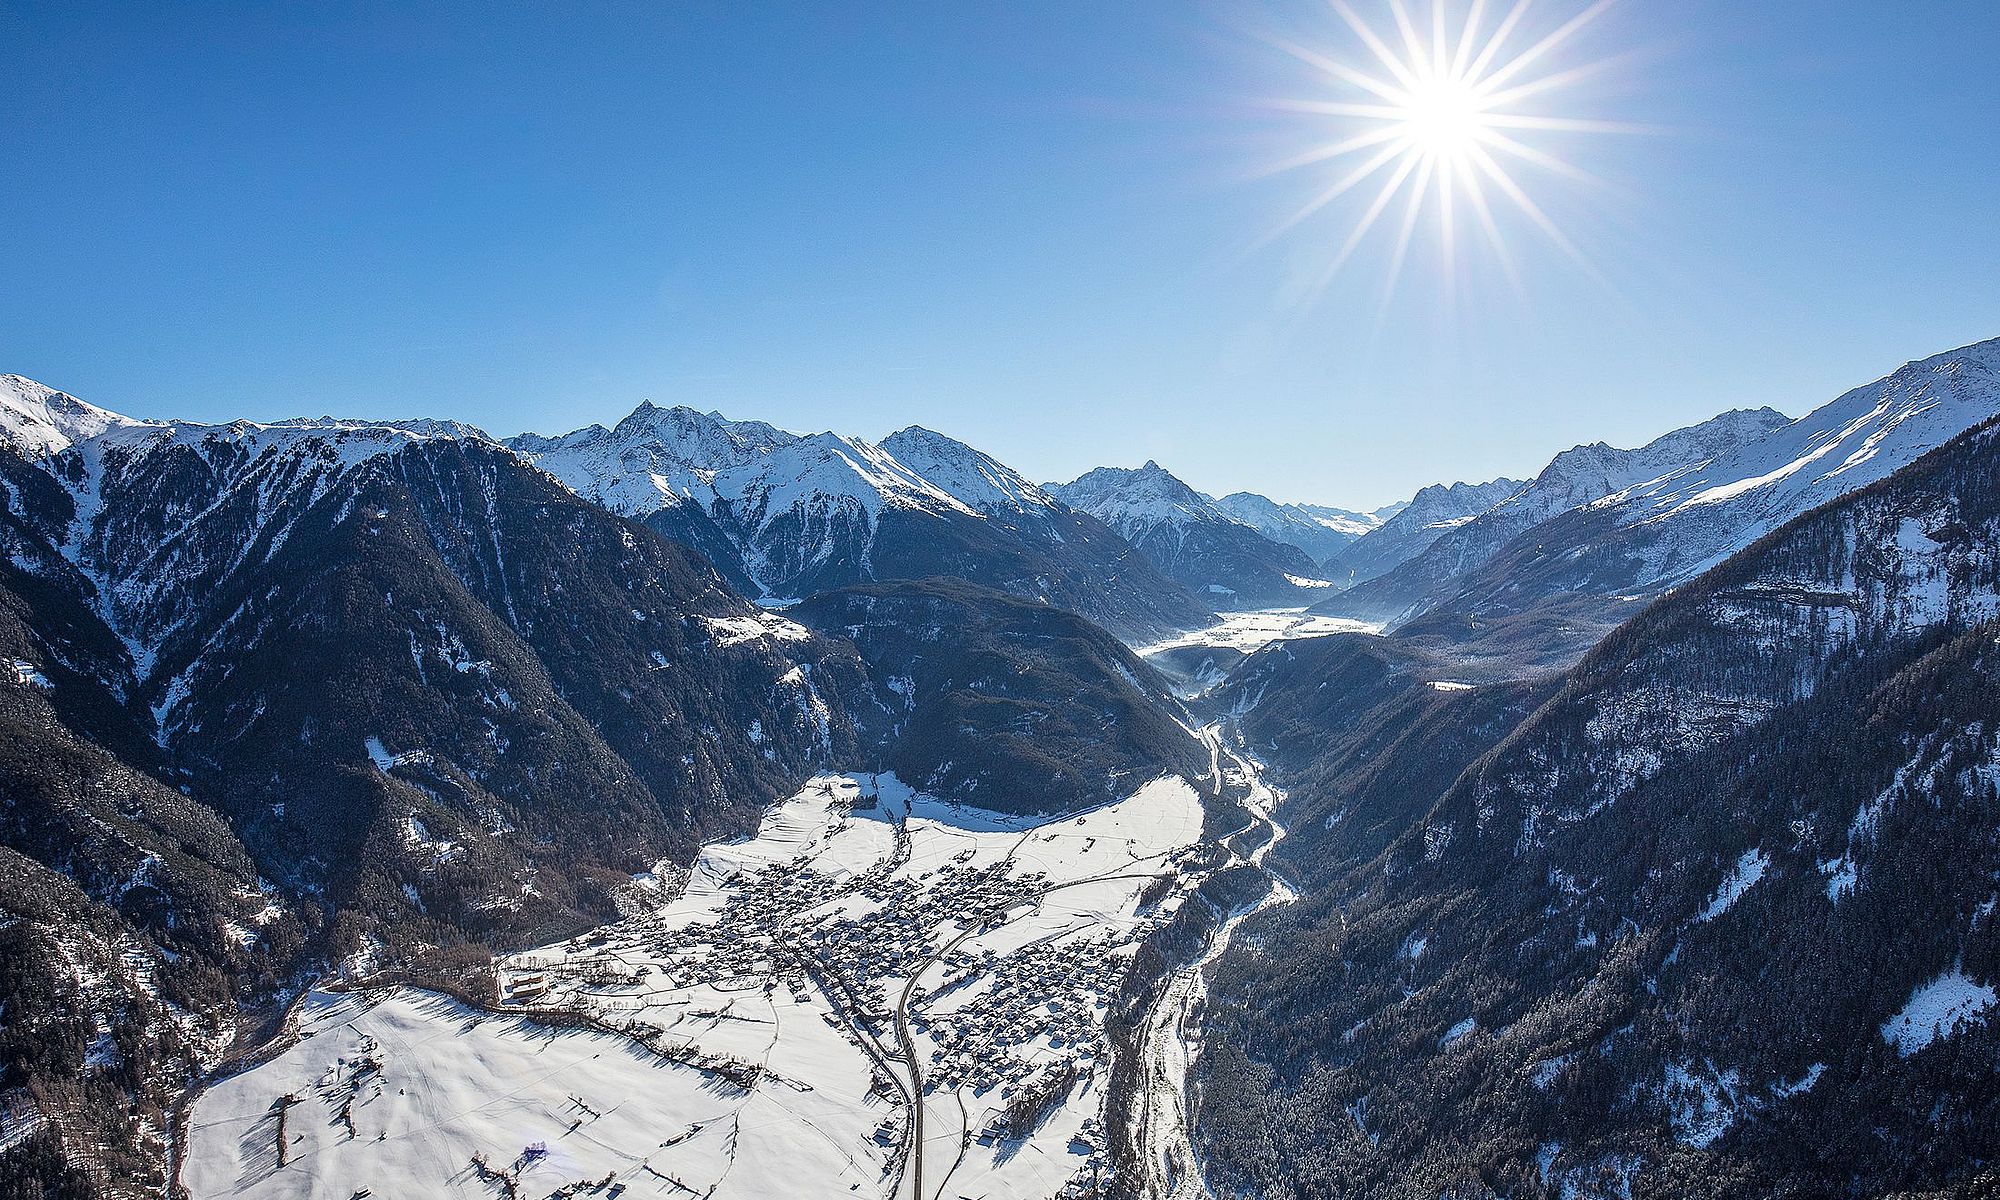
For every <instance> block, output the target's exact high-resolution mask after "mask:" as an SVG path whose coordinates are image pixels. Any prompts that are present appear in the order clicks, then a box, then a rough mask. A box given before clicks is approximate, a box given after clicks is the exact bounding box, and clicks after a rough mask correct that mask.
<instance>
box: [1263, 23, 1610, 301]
mask: <svg viewBox="0 0 2000 1200" xmlns="http://www.w3.org/2000/svg"><path fill="white" fill-rule="evenodd" d="M1615 2H1616V0H1597V2H1596V3H1593V4H1590V5H1589V6H1588V7H1584V8H1581V9H1579V10H1573V11H1572V12H1571V14H1570V15H1569V16H1568V17H1567V19H1562V20H1560V22H1559V23H1557V24H1556V25H1555V26H1554V27H1553V28H1550V29H1547V30H1545V31H1542V32H1539V33H1538V34H1536V33H1530V32H1529V26H1530V8H1531V6H1532V4H1533V0H1515V3H1514V4H1513V6H1512V7H1511V8H1509V9H1507V10H1506V11H1505V12H1504V13H1500V12H1498V11H1497V8H1496V7H1495V6H1490V5H1489V4H1488V3H1487V2H1486V0H1466V2H1464V3H1459V2H1457V0H1431V3H1430V5H1429V8H1428V10H1427V11H1424V12H1422V13H1421V15H1420V16H1419V15H1413V14H1412V7H1411V5H1410V4H1407V3H1405V0H1385V9H1386V14H1387V17H1388V21H1387V29H1388V32H1387V33H1386V34H1385V33H1383V32H1378V30H1377V28H1376V27H1375V25H1373V24H1371V23H1370V22H1369V21H1367V20H1366V19H1364V18H1363V17H1362V16H1361V14H1360V13H1358V12H1357V11H1356V10H1355V8H1354V6H1353V5H1352V4H1351V3H1349V2H1348V0H1328V4H1329V5H1330V7H1331V8H1332V10H1333V12H1334V13H1335V14H1337V15H1338V16H1339V18H1340V20H1341V22H1342V23H1344V24H1345V26H1346V27H1347V29H1348V30H1349V31H1350V32H1351V33H1352V34H1353V35H1354V39H1355V41H1356V42H1357V43H1358V46H1357V47H1356V49H1357V50H1358V51H1359V53H1356V54H1351V55H1349V56H1348V58H1346V59H1343V58H1341V57H1336V56H1334V55H1331V54H1327V53H1323V52H1320V51H1317V50H1313V49H1310V48H1308V47H1305V46H1302V45H1299V44H1297V43H1295V42H1289V41H1282V40H1275V41H1274V42H1273V44H1275V45H1277V46H1278V47H1279V48H1280V49H1282V50H1284V51H1285V52H1286V53H1289V54H1291V55H1292V56H1294V57H1296V58H1298V59H1300V60H1301V61H1303V62H1305V63H1307V64H1308V65H1309V66H1311V67H1312V68H1314V70H1315V72H1316V74H1317V77H1318V78H1319V79H1320V81H1321V83H1322V84H1323V85H1324V86H1325V88H1326V93H1325V94H1324V95H1322V96H1315V97H1310V98H1303V99H1294V100H1284V101H1278V102H1276V106H1277V107H1279V108H1283V109H1287V110H1290V111H1292V112H1296V113H1302V114H1305V115H1307V116H1309V117H1311V118H1313V119H1314V120H1315V121H1316V122H1317V123H1319V124H1320V125H1321V127H1323V128H1330V130H1331V133H1330V134H1329V135H1327V136H1324V137H1322V138H1321V139H1320V140H1317V141H1316V142H1315V143H1314V144H1313V145H1311V146H1309V147H1308V148H1307V149H1305V150H1303V151H1301V152H1299V153H1297V154H1294V155H1292V156H1291V157H1289V158H1286V159H1284V160H1282V161H1280V162H1278V163H1276V164H1274V165H1273V166H1272V167H1271V168H1269V170H1270V171H1271V172H1278V171H1296V170H1301V169H1312V170H1315V171H1319V172H1322V173H1323V174H1324V183H1323V184H1322V185H1321V186H1320V188H1319V189H1318V190H1317V191H1316V192H1315V193H1314V194H1313V195H1312V197H1311V199H1310V200H1308V201H1307V202H1306V203H1305V204H1304V205H1303V206H1302V207H1301V208H1299V209H1298V210H1297V211H1296V212H1294V213H1293V214H1292V215H1291V216H1290V217H1288V218H1287V219H1286V220H1285V221H1283V222H1282V223H1281V224H1280V225H1279V226H1278V227H1277V228H1276V229H1275V230H1273V231H1272V232H1271V233H1270V234H1269V235H1267V238H1266V239H1264V240H1269V239H1270V238H1275V237H1276V236H1278V235H1280V234H1283V233H1285V232H1287V231H1289V230H1291V229H1294V228H1296V227H1298V226H1299V225H1301V224H1303V223H1304V222H1306V221H1307V220H1308V219H1309V218H1312V217H1314V216H1315V214H1318V213H1320V212H1321V210H1323V209H1326V208H1328V207H1329V206H1331V205H1333V204H1334V202H1335V201H1337V200H1340V199H1341V198H1342V197H1347V196H1349V195H1350V194H1352V195H1353V196H1354V197H1356V201H1355V203H1356V207H1357V210H1358V213H1359V215H1358V216H1357V217H1356V218H1355V224H1354V226H1353V227H1352V228H1351V229H1350V230H1349V231H1348V233H1347V236H1346V238H1345V240H1344V241H1342V242H1341V243H1340V245H1339V248H1338V249H1337V250H1336V251H1335V252H1334V254H1333V257H1332V260H1331V262H1330V263H1329V264H1327V266H1326V267H1325V268H1324V270H1323V271H1322V273H1321V275H1320V277H1319V279H1318V281H1317V283H1316V284H1315V286H1314V287H1313V289H1312V292H1313V294H1315V295H1316V294H1317V293H1318V292H1319V291H1322V290H1324V288H1325V287H1326V285H1327V283H1328V282H1330V281H1331V279H1332V278H1333V276H1334V275H1335V274H1336V273H1337V272H1339V271H1340V270H1341V268H1342V267H1343V266H1344V265H1345V264H1346V263H1347V261H1348V260H1349V259H1350V258H1351V257H1352V256H1353V254H1354V253H1355V251H1356V250H1358V249H1359V248H1360V247H1361V245H1362V244H1363V243H1364V242H1365V241H1366V240H1367V238H1368V236H1369V234H1370V233H1371V232H1372V231H1374V230H1376V229H1378V228H1381V229H1393V230H1394V233H1393V238H1394V241H1393V243H1392V246H1393V249H1392V256H1391V262H1390V283H1391V286H1393V284H1394V279H1395V276H1396V275H1397V274H1398V273H1399V272H1400V271H1401V269H1402V264H1403V262H1404V259H1405V256H1406V255H1407V253H1408V251H1409V248H1410V243H1411V241H1412V240H1413V238H1414V237H1415V234H1416V231H1417V229H1418V226H1419V223H1420V221H1422V220H1423V218H1424V216H1425V214H1426V213H1429V214H1430V215H1431V216H1432V217H1433V219H1434V220H1435V222H1436V229H1437V233H1438V239H1439V247H1440V251H1441V261H1442V262H1443V263H1444V264H1445V266H1446V269H1447V271H1450V270H1451V269H1452V268H1453V267H1454V265H1455V264H1456V261H1457V259H1458V256H1459V255H1460V253H1461V249H1462V248H1461V246H1460V244H1459V242H1460V239H1459V226H1460V224H1461V222H1462V221H1463V220H1466V219H1469V220H1470V223H1471V224H1472V225H1474V226H1476V227H1477V228H1478V229H1479V230H1480V232H1481V234H1482V235H1483V238H1484V240H1485V242H1486V243H1487V245H1488V246H1489V247H1490V248H1491V249H1492V250H1493V251H1494V252H1495V254H1496V255H1497V257H1498V259H1499V262H1500V264H1501V266H1502V267H1503V269H1504V270H1505V271H1506V272H1507V274H1508V275H1509V277H1510V278H1513V279H1514V280H1515V282H1516V285H1517V286H1518V284H1519V280H1518V276H1516V275H1515V274H1514V267H1513V259H1512V256H1511V255H1510V254H1509V253H1508V250H1507V246H1506V243H1505V240H1504V239H1503V237H1502V235H1501V231H1500V221H1499V219H1497V218H1496V216H1495V209H1496V207H1502V202H1504V207H1505V208H1506V209H1509V210H1512V211H1513V212H1515V213H1518V214H1519V215H1520V216H1521V217H1523V218H1525V219H1526V220H1527V222H1528V223H1530V224H1532V225H1534V226H1535V227H1536V228H1538V229H1539V230H1540V231H1541V233H1542V234H1543V235H1545V236H1546V237H1547V238H1548V239H1549V240H1550V241H1552V242H1553V243H1554V244H1555V245H1557V246H1558V247H1560V248H1561V249H1562V250H1564V251H1565V252H1566V253H1568V254H1569V255H1570V256H1572V257H1573V258H1574V259H1575V260H1576V261H1578V262H1579V263H1581V264H1583V265H1584V266H1585V267H1586V269H1588V263H1587V262H1585V261H1584V259H1583V256H1582V254H1581V253H1579V252H1578V250H1577V248H1576V246H1575V245H1574V243H1573V242H1572V241H1571V239H1570V238H1569V236H1568V235H1567V234H1566V233H1564V231H1563V230H1562V229H1561V227H1560V226H1559V225H1558V224H1557V223H1556V221H1555V220H1553V219H1552V218H1551V217H1550V216H1549V215H1548V213H1547V212H1546V211H1545V210H1544V209H1543V207H1542V206H1541V205H1540V204H1538V203H1537V202H1536V201H1535V199H1534V198H1533V196H1532V195H1530V192H1529V182H1527V181H1528V180H1530V179H1531V177H1538V176H1548V175H1555V176H1560V177H1563V178H1566V179H1568V180H1571V181H1584V182H1595V181H1594V179H1593V177H1592V176H1590V175H1589V174H1588V173H1587V172H1585V171H1583V170H1582V169H1580V168H1578V167H1576V166H1575V165H1573V164H1571V163H1569V162H1568V161H1566V160H1564V159H1563V158H1562V157H1560V156H1559V155H1558V154H1556V153H1555V152H1554V151H1552V150H1551V149H1549V148H1547V147H1546V146H1543V145H1538V144H1537V142H1538V141H1540V140H1542V139H1543V138H1544V136H1545V135H1549V134H1571V133H1622V132H1636V131H1637V130H1638V127H1637V126H1632V125H1627V124H1623V123H1620V122H1614V121H1602V120H1594V119H1590V118H1586V117H1578V116H1572V115H1567V114H1559V113H1556V112H1551V111H1549V107H1550V104H1551V103H1552V101H1554V100H1558V99H1560V96H1561V93H1562V92H1563V90H1564V89H1566V88H1568V87H1570V86H1571V85H1573V84H1575V83H1576V82H1578V81H1579V80H1581V79H1583V78H1585V77H1586V76H1588V75H1591V74H1593V73H1595V72H1597V71H1600V70H1602V69H1604V68H1605V67H1606V66H1607V65H1609V64H1610V63H1611V62H1612V61H1614V60H1612V59H1602V60H1598V61H1594V62H1587V63H1582V64H1574V65H1565V64H1563V62H1562V61H1561V58H1562V51H1564V49H1565V47H1566V46H1567V44H1568V43H1570V42H1571V41H1572V40H1573V39H1574V38H1575V37H1576V35H1577V34H1578V33H1579V32H1580V31H1581V30H1583V28H1584V27H1585V26H1587V25H1589V24H1590V23H1591V22H1592V21H1594V20H1596V19H1597V17H1598V16H1599V15H1601V14H1602V13H1603V12H1604V11H1605V10H1606V9H1608V8H1610V7H1611V6H1612V5H1613V4H1614V3H1615ZM1496 18H1497V19H1496ZM1517 175H1519V176H1520V178H1517ZM1533 181H1534V182H1536V183H1540V182H1542V181H1541V180H1540V179H1534V180H1533ZM1363 198H1365V199H1363ZM1399 204H1400V206H1401V210H1400V214H1399V216H1391V214H1392V213H1393V212H1395V210H1396V209H1397V206H1398V205H1399ZM1385 217H1388V218H1389V220H1388V222H1387V224H1386V225H1385V223H1384V218H1385Z"/></svg>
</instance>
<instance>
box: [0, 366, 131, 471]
mask: <svg viewBox="0 0 2000 1200" xmlns="http://www.w3.org/2000/svg"><path fill="white" fill-rule="evenodd" d="M149 424H150V423H149V422H145V421H139V420H135V419H134V418H132V417H127V416H122V415H120V414H118V413H115V412H111V411H110V410H108V409H102V408H99V407H97V406H96V405H94V404H86V403H84V402H83V401H81V400H79V399H77V398H76V397H75V396H72V395H70V394H69V393H67V392H59V391H57V390H55V389H54V388H52V387H49V386H47V385H46V384H41V383H37V382H35V381H34V380H32V379H29V378H26V377H25V376H21V375H0V441H5V442H7V443H10V444H11V445H13V446H14V447H15V448H16V449H18V450H19V451H20V452H21V453H22V454H25V455H27V456H28V457H30V458H47V457H49V456H51V455H55V454H59V453H61V452H62V451H64V450H67V449H68V448H69V447H71V446H72V445H75V444H76V443H77V442H80V441H84V440H86V439H88V438H93V437H96V436H98V435H99V434H101V433H104V432H105V431H106V430H110V429H117V428H126V427H140V426H147V425H149Z"/></svg>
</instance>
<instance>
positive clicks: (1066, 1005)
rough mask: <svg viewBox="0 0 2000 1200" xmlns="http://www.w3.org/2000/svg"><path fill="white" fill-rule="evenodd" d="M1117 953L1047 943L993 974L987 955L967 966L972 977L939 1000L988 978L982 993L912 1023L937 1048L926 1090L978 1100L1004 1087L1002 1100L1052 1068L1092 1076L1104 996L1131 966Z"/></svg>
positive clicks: (1103, 945)
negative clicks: (1067, 1067) (1070, 1067)
mask: <svg viewBox="0 0 2000 1200" xmlns="http://www.w3.org/2000/svg"><path fill="white" fill-rule="evenodd" d="M1116 950H1117V947H1116V946H1114V944H1113V942H1112V941H1111V940H1110V939H1109V938H1102V937H1100V938H1089V939H1076V940H1072V941H1047V942H1040V943H1036V944H1033V945H1029V946H1025V947H1023V948H1021V949H1020V950H1016V951H1015V952H1013V953H1012V954H1009V955H1007V957H1006V959H1005V964H1006V967H1005V969H1004V970H990V968H991V967H992V965H993V960H992V959H990V958H987V957H985V956H981V957H980V958H979V959H978V960H976V961H975V962H973V963H970V964H966V965H965V966H964V967H963V968H962V969H963V970H964V971H965V972H966V973H967V974H966V975H964V976H956V977H954V979H953V981H952V982H949V983H947V984H946V985H945V986H944V987H941V988H939V989H938V991H937V993H936V995H937V997H938V998H940V999H942V998H944V997H945V996H946V995H947V994H948V993H949V992H951V991H955V990H956V985H957V983H958V980H959V979H960V978H964V979H967V980H968V981H969V980H970V979H974V978H977V977H979V976H980V975H986V976H988V977H989V978H988V980H987V985H986V987H985V988H983V989H981V990H978V991H975V992H973V993H971V994H970V996H969V998H968V999H966V1000H965V1002H964V1003H962V1004H959V1005H956V1006H955V1007H951V1008H949V1009H943V1006H939V1009H938V1010H923V1009H920V1010H919V1012H918V1013H917V1014H915V1015H914V1016H913V1020H917V1021H918V1022H919V1027H920V1028H921V1029H922V1030H923V1032H924V1033H925V1034H926V1035H927V1036H928V1037H929V1039H930V1040H931V1042H932V1044H933V1045H935V1046H936V1047H937V1050H936V1053H935V1055H934V1056H933V1058H932V1066H931V1073H930V1076H929V1078H928V1079H927V1080H926V1083H929V1084H935V1085H936V1086H941V1087H945V1088H950V1089H958V1088H970V1089H971V1090H972V1091H973V1092H974V1093H975V1094H977V1093H983V1092H985V1091H986V1090H987V1089H989V1088H993V1087H1000V1088H1002V1089H1003V1090H1002V1093H1001V1094H1002V1095H1003V1096H1005V1095H1007V1094H1009V1093H1010V1092H1011V1089H1012V1087H1013V1085H1015V1084H1018V1083H1019V1082H1020V1081H1021V1080H1022V1079H1023V1078H1025V1077H1026V1076H1027V1075H1028V1074H1029V1073H1030V1072H1031V1071H1033V1070H1034V1069H1036V1068H1037V1067H1038V1066H1040V1065H1044V1064H1047V1063H1050V1062H1062V1061H1068V1062H1074V1063H1076V1064H1077V1065H1079V1066H1080V1067H1082V1068H1083V1069H1084V1070H1085V1071H1086V1073H1087V1071H1088V1067H1089V1065H1090V1064H1091V1063H1092V1062H1094V1061H1095V1059H1096V1058H1097V1055H1098V1053H1099V1050H1100V1044H1101V1041H1102V1026H1103V1009H1104V1006H1105V1003H1106V1001H1105V999H1104V997H1106V996H1108V995H1109V994H1110V993H1111V991H1112V990H1113V989H1114V988H1116V986H1117V984H1118V977H1119V974H1120V972H1122V971H1123V970H1124V968H1125V966H1126V965H1127V964H1128V963H1129V962H1130V959H1129V958H1128V957H1126V956H1125V955H1122V954H1119V953H1117V952H1116ZM968 957H970V956H968ZM953 965H958V964H953Z"/></svg>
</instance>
